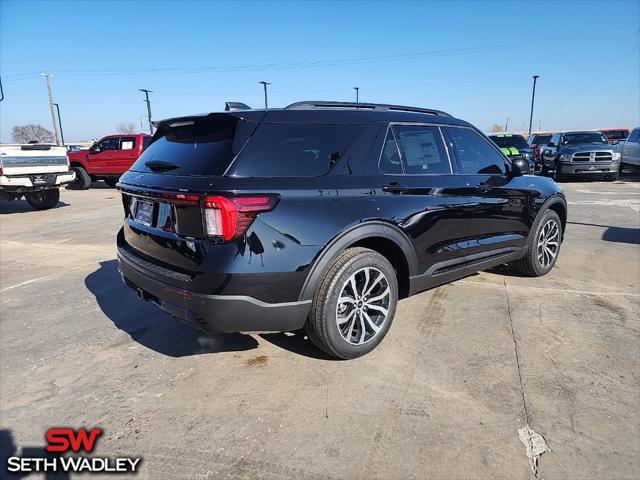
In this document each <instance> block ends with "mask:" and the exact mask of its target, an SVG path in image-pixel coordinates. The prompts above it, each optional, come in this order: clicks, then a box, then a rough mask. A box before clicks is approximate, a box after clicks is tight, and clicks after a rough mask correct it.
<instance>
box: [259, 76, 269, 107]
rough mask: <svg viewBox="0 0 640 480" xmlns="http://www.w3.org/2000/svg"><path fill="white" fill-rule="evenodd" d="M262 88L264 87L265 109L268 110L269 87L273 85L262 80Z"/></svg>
mask: <svg viewBox="0 0 640 480" xmlns="http://www.w3.org/2000/svg"><path fill="white" fill-rule="evenodd" d="M258 83H261V84H262V86H263V87H264V109H265V110H268V109H269V103H268V102H267V85H271V83H269V82H265V81H264V80H262V81H261V82H258Z"/></svg>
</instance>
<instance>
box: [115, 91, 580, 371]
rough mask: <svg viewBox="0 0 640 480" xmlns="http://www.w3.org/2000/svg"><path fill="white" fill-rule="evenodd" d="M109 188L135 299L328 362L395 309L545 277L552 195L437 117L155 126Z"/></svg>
mask: <svg viewBox="0 0 640 480" xmlns="http://www.w3.org/2000/svg"><path fill="white" fill-rule="evenodd" d="M157 127H158V131H157V132H156V134H155V135H154V137H153V140H152V143H151V145H150V146H149V148H148V149H147V150H146V151H145V152H144V154H143V155H142V156H141V157H140V158H139V159H138V161H137V162H136V163H135V164H134V165H133V166H132V167H131V170H130V171H128V172H127V173H125V174H124V175H123V176H122V177H121V179H120V182H119V183H118V188H119V189H120V190H121V192H122V201H123V205H124V214H125V219H124V226H123V228H122V229H121V230H120V232H119V233H118V240H117V242H118V259H119V264H120V271H121V273H122V277H123V279H124V281H125V282H126V283H127V285H129V286H130V287H131V288H133V289H134V290H135V291H137V293H138V295H139V296H140V298H142V299H144V300H150V301H153V302H155V303H157V304H158V305H160V307H161V308H162V309H163V310H165V311H166V312H168V313H169V314H171V315H173V316H174V317H176V318H179V319H182V320H186V321H188V322H190V323H193V324H195V325H197V326H199V327H202V328H204V329H205V330H207V331H211V332H239V331H242V332H251V331H262V332H264V331H292V330H297V329H300V328H302V327H305V329H306V332H307V335H308V337H309V338H310V340H311V341H312V342H313V343H314V344H315V345H317V346H318V347H320V348H321V349H322V350H324V351H325V352H327V353H329V354H330V355H332V356H335V357H338V358H354V357H357V356H360V355H363V354H365V353H367V352H369V351H370V350H372V349H373V348H374V347H375V346H376V345H377V344H378V343H380V341H381V340H382V339H383V338H384V336H385V335H386V333H387V331H388V330H389V327H390V326H391V322H392V321H393V317H394V313H395V310H396V303H397V301H398V299H399V298H404V297H408V296H410V295H413V294H415V293H417V292H420V291H423V290H425V289H428V288H431V287H434V286H436V285H440V284H442V283H445V282H449V281H452V280H454V279H457V278H460V277H464V276H466V275H469V274H471V273H472V272H475V271H477V270H481V269H486V268H488V267H492V266H495V265H498V264H503V263H510V264H511V265H513V266H514V267H515V268H516V269H517V270H518V271H520V272H523V273H525V274H527V275H532V276H539V275H544V274H546V273H547V272H549V271H550V270H551V268H552V267H553V265H554V264H555V262H556V259H557V257H558V253H559V251H560V245H561V242H562V236H563V230H564V226H565V223H566V218H567V205H566V201H565V198H564V195H563V193H562V190H561V189H560V188H559V187H558V185H556V184H555V183H554V181H553V180H551V179H549V178H544V177H534V176H530V175H525V176H523V174H526V173H528V164H527V162H526V161H524V160H523V159H514V160H513V161H509V160H508V159H507V158H506V157H505V156H504V155H503V154H502V152H500V150H499V149H498V148H497V147H496V146H495V145H494V144H493V142H491V141H490V140H488V139H487V137H485V136H484V135H483V134H482V133H480V132H479V131H478V130H477V129H476V128H474V127H473V126H472V125H470V124H468V123H466V122H464V121H462V120H458V119H456V118H454V117H452V116H451V115H448V114H446V113H444V112H440V111H436V110H427V109H421V108H413V107H401V106H393V105H377V104H363V103H358V104H351V103H339V102H299V103H295V104H293V105H290V106H288V107H286V108H284V109H278V110H275V109H274V110H267V111H265V110H237V111H233V110H232V111H227V112H224V113H210V114H208V115H201V116H189V117H180V118H172V119H169V120H164V121H161V122H158V124H157Z"/></svg>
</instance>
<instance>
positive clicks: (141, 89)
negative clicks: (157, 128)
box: [138, 88, 153, 135]
mask: <svg viewBox="0 0 640 480" xmlns="http://www.w3.org/2000/svg"><path fill="white" fill-rule="evenodd" d="M138 90H139V91H140V92H144V97H145V99H144V100H143V102H147V117H148V118H149V133H150V134H151V135H153V123H151V102H150V101H149V94H150V93H153V90H147V89H146V88H139V89H138Z"/></svg>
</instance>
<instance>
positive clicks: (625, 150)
mask: <svg viewBox="0 0 640 480" xmlns="http://www.w3.org/2000/svg"><path fill="white" fill-rule="evenodd" d="M620 161H621V163H622V166H623V167H640V127H638V128H634V129H633V130H632V132H631V133H630V134H629V136H628V137H627V139H626V141H625V142H624V143H623V144H622V155H621V158H620Z"/></svg>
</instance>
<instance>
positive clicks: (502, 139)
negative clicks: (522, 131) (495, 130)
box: [489, 135, 529, 149]
mask: <svg viewBox="0 0 640 480" xmlns="http://www.w3.org/2000/svg"><path fill="white" fill-rule="evenodd" d="M489 138H491V140H493V141H494V142H496V144H497V145H498V146H499V147H500V148H509V147H515V148H518V149H521V148H529V144H528V143H527V141H526V140H525V139H524V137H523V136H522V135H491V137H489Z"/></svg>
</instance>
